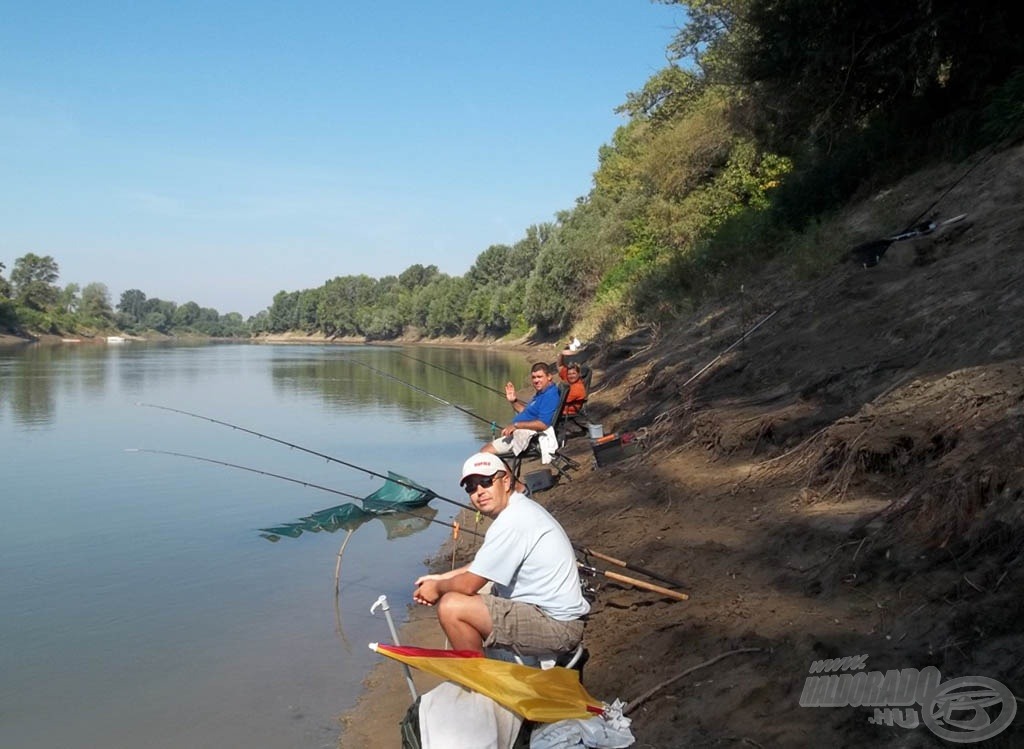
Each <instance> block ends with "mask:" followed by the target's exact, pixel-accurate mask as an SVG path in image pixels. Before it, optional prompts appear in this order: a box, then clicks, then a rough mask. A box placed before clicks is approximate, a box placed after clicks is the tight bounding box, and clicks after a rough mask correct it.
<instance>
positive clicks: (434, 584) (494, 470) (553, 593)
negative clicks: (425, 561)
mask: <svg viewBox="0 0 1024 749" xmlns="http://www.w3.org/2000/svg"><path fill="white" fill-rule="evenodd" d="M460 483H461V484H462V486H463V488H465V490H466V493H467V494H469V497H470V500H471V501H472V503H473V506H474V507H475V508H476V509H477V510H479V511H480V513H481V514H483V515H485V516H486V517H488V518H491V519H492V520H493V521H494V522H493V523H491V525H490V527H489V528H488V529H487V531H486V533H485V535H484V541H483V545H482V546H481V547H480V549H479V550H478V551H477V553H476V556H475V557H474V558H473V561H472V562H470V563H469V564H468V565H466V566H464V567H460V568H459V569H455V570H452V571H451V572H446V573H444V574H439V575H424V576H423V577H421V578H419V579H418V580H417V581H416V590H415V591H414V592H413V599H414V600H415V601H416V602H417V603H421V604H424V605H426V606H433V605H435V604H436V605H437V618H438V621H439V622H440V624H441V628H442V629H443V630H444V633H445V635H447V637H448V641H449V642H450V643H451V645H452V648H453V649H455V650H475V651H478V652H482V651H483V649H484V648H485V647H492V646H494V647H501V648H505V649H510V650H514V651H516V652H518V653H520V654H522V655H536V654H539V653H548V652H556V653H562V652H568V651H570V650H572V649H573V648H575V647H576V646H577V645H579V643H580V641H581V640H582V639H583V619H582V617H584V616H586V614H587V613H588V612H589V611H590V604H589V603H587V600H586V599H585V598H584V597H583V591H582V588H581V585H580V576H579V568H578V566H577V564H576V556H575V554H574V553H573V548H572V543H571V542H570V540H569V537H568V535H566V533H565V530H564V529H563V528H562V526H561V525H559V523H558V521H557V520H555V519H554V518H553V517H552V516H551V514H550V513H548V511H547V510H545V509H544V508H543V507H541V506H540V505H539V504H537V503H536V502H534V501H533V500H532V499H530V498H528V497H526V496H524V495H522V494H519V493H518V492H514V491H513V490H512V475H511V473H510V472H509V468H508V466H506V465H505V463H504V462H503V461H502V460H501V459H500V458H499V457H497V456H496V455H492V454H490V453H477V454H475V455H472V456H471V457H470V458H469V459H468V460H467V461H466V462H465V464H464V465H463V467H462V481H461V482H460ZM488 581H490V582H492V583H494V586H493V590H492V592H491V594H489V595H484V594H481V593H480V592H479V591H480V589H481V588H483V587H484V585H485V584H486V583H487V582H488Z"/></svg>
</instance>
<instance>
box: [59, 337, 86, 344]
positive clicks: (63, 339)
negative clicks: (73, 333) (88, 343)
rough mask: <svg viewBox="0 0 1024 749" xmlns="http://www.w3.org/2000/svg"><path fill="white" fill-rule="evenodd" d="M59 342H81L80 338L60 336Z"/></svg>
mask: <svg viewBox="0 0 1024 749" xmlns="http://www.w3.org/2000/svg"><path fill="white" fill-rule="evenodd" d="M60 342H61V343H81V342H82V339H81V338H61V339H60Z"/></svg>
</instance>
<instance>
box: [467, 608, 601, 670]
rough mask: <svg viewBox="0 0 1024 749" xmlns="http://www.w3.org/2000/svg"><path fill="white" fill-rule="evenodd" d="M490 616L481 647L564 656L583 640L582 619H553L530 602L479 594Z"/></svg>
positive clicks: (525, 653) (524, 653)
mask: <svg viewBox="0 0 1024 749" xmlns="http://www.w3.org/2000/svg"><path fill="white" fill-rule="evenodd" d="M480 597H481V598H482V599H483V601H484V605H485V606H486V607H487V611H488V613H489V614H490V615H491V626H492V629H491V634H490V635H488V636H487V639H486V640H484V647H485V648H487V647H491V646H492V645H493V646H497V647H507V648H513V649H515V650H517V651H518V652H520V653H522V654H523V655H537V654H546V653H567V652H569V651H570V650H572V649H573V648H575V647H576V646H577V645H579V644H580V641H581V640H582V639H583V620H582V619H571V620H570V621H567V622H562V621H558V620H557V619H552V618H551V617H550V616H548V615H547V614H545V613H544V612H543V611H541V610H540V609H539V608H537V607H536V606H534V605H533V604H531V603H520V602H518V601H510V600H508V599H507V598H498V597H496V596H490V595H481V596H480Z"/></svg>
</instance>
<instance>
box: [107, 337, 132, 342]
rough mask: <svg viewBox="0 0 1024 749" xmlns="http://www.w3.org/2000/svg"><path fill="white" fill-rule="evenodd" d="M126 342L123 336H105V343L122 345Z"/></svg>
mask: <svg viewBox="0 0 1024 749" xmlns="http://www.w3.org/2000/svg"><path fill="white" fill-rule="evenodd" d="M126 340H128V339H127V338H125V337H124V336H121V335H108V336H107V343H124V342H125V341H126Z"/></svg>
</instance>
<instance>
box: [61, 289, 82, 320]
mask: <svg viewBox="0 0 1024 749" xmlns="http://www.w3.org/2000/svg"><path fill="white" fill-rule="evenodd" d="M80 291H81V287H79V285H78V284H77V283H69V284H68V285H67V286H65V287H64V288H63V289H61V291H60V294H59V295H58V296H57V309H59V310H60V311H61V312H63V313H65V314H72V313H74V312H75V311H76V310H77V309H78V308H79V306H80V305H81V303H82V299H81V296H80V295H79V292H80Z"/></svg>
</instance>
